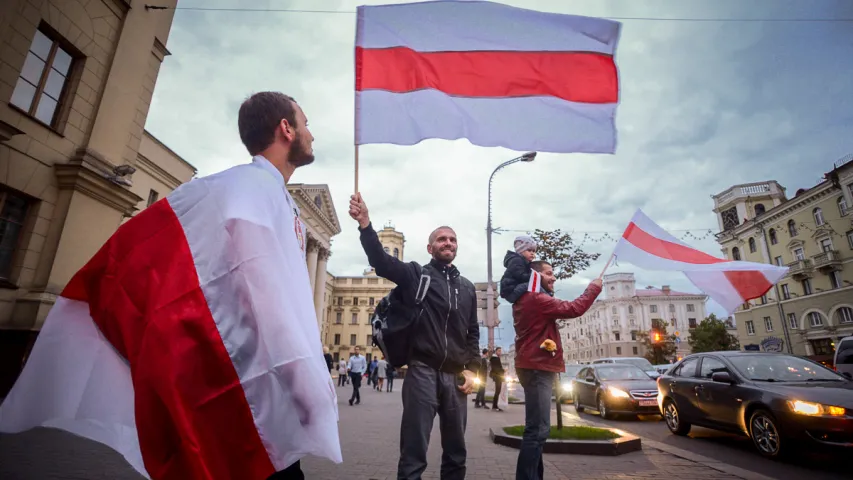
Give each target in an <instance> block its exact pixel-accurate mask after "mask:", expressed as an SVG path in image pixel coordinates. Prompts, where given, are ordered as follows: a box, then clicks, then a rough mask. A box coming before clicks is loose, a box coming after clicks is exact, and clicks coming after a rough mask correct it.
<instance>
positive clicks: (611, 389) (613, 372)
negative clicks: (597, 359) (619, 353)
mask: <svg viewBox="0 0 853 480" xmlns="http://www.w3.org/2000/svg"><path fill="white" fill-rule="evenodd" d="M657 394H658V389H657V385H656V384H655V381H654V380H652V378H651V377H649V376H648V375H647V374H646V372H644V371H643V370H642V369H640V368H639V367H636V366H634V365H630V364H624V363H601V364H597V365H590V366H587V367H585V368H583V369H581V371H580V372H578V374H577V376H576V377H575V378H574V379H573V380H572V396H573V400H574V402H573V403H574V404H575V408H576V409H577V411H578V413H580V412H583V410H584V407H588V408H591V409H593V410H598V413H599V414H600V415H601V417H602V418H612V417H613V416H615V415H617V414H622V413H628V414H632V415H642V414H654V415H659V414H660V411H659V410H658V403H657Z"/></svg>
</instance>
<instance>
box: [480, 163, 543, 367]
mask: <svg viewBox="0 0 853 480" xmlns="http://www.w3.org/2000/svg"><path fill="white" fill-rule="evenodd" d="M534 158H536V152H527V153H525V154H524V155H522V156H520V157H515V158H513V159H512V160H507V161H506V162H504V163H502V164H500V165H498V167H497V168H495V170H494V171H493V172H492V174H491V175H490V176H489V216H488V219H487V221H486V256H487V261H488V262H487V264H486V265H487V269H488V275H487V276H488V279H487V281H486V328H488V329H489V350H491V351H493V350H494V349H495V323H496V322H495V289H494V288H493V287H492V232H494V231H495V229H494V228H492V179H494V178H495V174H496V173H498V170H500V169H502V168H504V167H506V166H507V165H512V164H513V163H516V162H532V161H533V159H534Z"/></svg>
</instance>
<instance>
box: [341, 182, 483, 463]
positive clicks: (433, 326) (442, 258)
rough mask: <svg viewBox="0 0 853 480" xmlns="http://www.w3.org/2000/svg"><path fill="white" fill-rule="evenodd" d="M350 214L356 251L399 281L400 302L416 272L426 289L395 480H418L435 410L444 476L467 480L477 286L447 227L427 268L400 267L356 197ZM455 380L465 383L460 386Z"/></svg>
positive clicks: (437, 233) (410, 292) (409, 296)
mask: <svg viewBox="0 0 853 480" xmlns="http://www.w3.org/2000/svg"><path fill="white" fill-rule="evenodd" d="M349 214H350V216H351V217H352V218H353V219H354V220H356V221H357V222H358V226H359V231H360V232H361V246H362V247H363V248H364V252H365V253H366V254H367V260H368V262H369V263H370V266H371V267H373V268H374V269H375V270H376V274H377V275H379V276H380V277H384V278H387V279H388V280H391V281H392V282H394V283H396V284H397V288H399V289H401V290H402V291H403V292H404V293H403V301H404V302H407V301H408V302H412V304H413V303H414V299H415V292H416V291H417V288H418V285H419V284H420V280H421V275H426V276H428V277H429V287H428V289H427V292H426V296H425V297H424V299H423V302H422V303H421V305H420V307H421V309H422V310H421V313H420V316H419V317H418V320H417V322H416V323H415V324H414V331H413V332H411V333H412V336H411V338H412V343H411V347H412V355H411V358H410V360H409V362H408V366H409V369H408V372H407V373H406V378H405V382H403V419H402V422H401V425H400V462H399V463H398V465H397V479H398V480H410V479H411V480H414V479H420V478H421V474H423V472H424V470H426V467H427V461H426V459H427V446H428V445H429V436H430V432H431V431H432V426H433V422H434V421H435V415H436V413H437V414H438V416H439V420H440V423H441V447H442V450H443V453H442V456H441V478H442V480H454V479H463V478H465V459H466V457H467V451H466V449H465V425H466V422H467V418H468V405H467V402H466V395H468V394H470V393H471V392H472V391H473V389H474V379H475V378H476V376H477V371H478V370H479V367H480V358H479V355H478V354H477V350H478V349H479V345H480V327H479V325H478V323H477V294H476V291H475V289H474V284H473V283H471V282H470V281H468V279H466V278H465V277H463V276H461V275H460V274H459V270H457V269H456V267H455V266H454V265H453V260H454V259H455V258H456V248H457V244H456V232H454V231H453V229H452V228H450V227H447V226H441V227H438V228H436V229H435V230H433V232H432V233H431V234H430V235H429V241H428V243H427V248H426V250H427V253H429V254H430V256H431V257H432V259H431V260H430V262H429V263H428V264H426V265H424V266H421V265H418V264H417V263H415V262H403V261H401V260H399V259H397V258H396V257H394V256H392V255H389V254H387V253H385V250H384V249H383V248H382V244H381V243H380V242H379V237H378V236H377V235H376V231H374V230H373V226H372V225H371V223H370V217H369V216H368V213H367V205H365V204H364V200H363V199H362V198H361V194H356V195H353V196H352V198H351V199H350V209H349ZM457 378H460V379H464V382H463V383H462V385H458V384H457Z"/></svg>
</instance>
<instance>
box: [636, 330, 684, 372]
mask: <svg viewBox="0 0 853 480" xmlns="http://www.w3.org/2000/svg"><path fill="white" fill-rule="evenodd" d="M637 340H638V341H639V342H640V343H641V344H642V345H643V346H644V347H645V350H646V355H645V357H646V359H647V360H648V361H650V362H652V364H653V365H660V364H663V363H669V360H670V358H672V357H674V356H675V351H676V349H677V346H676V344H675V335H669V334H667V329H666V322H665V321H664V320H662V319H660V318H653V319H652V329H651V330H650V331H648V332H638V333H637Z"/></svg>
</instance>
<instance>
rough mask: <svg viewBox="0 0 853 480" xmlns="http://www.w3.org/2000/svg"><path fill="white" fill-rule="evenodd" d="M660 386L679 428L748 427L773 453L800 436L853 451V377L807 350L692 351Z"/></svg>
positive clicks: (668, 414)
mask: <svg viewBox="0 0 853 480" xmlns="http://www.w3.org/2000/svg"><path fill="white" fill-rule="evenodd" d="M658 392H659V394H658V403H659V405H660V409H661V412H662V413H663V416H664V420H665V421H666V425H667V427H668V428H669V430H670V431H671V432H672V433H674V434H675V435H687V433H688V432H690V428H691V426H692V425H698V426H702V427H707V428H713V429H716V430H722V431H728V432H732V433H738V434H743V435H746V436H748V437H750V438H751V439H752V441H753V443H754V445H755V447H756V448H757V450H758V451H759V452H760V453H761V454H762V455H764V456H765V457H769V458H779V457H780V456H781V455H783V454H784V452H786V451H788V450H790V449H791V444H792V443H798V442H800V441H805V442H810V443H815V444H819V445H822V446H826V447H846V448H849V449H851V450H852V451H853V381H850V380H849V379H848V378H846V377H844V376H842V375H839V374H837V373H836V372H833V371H832V370H830V369H828V368H826V367H824V366H823V365H820V364H819V363H817V362H813V361H811V360H808V359H805V358H802V357H797V356H794V355H788V354H784V353H764V352H760V353H759V352H738V351H731V352H710V353H698V354H693V355H689V356H687V357H685V358H684V359H682V360H681V361H680V362H679V363H677V364H676V366H675V368H673V369H671V370H670V371H668V372H667V373H666V374H664V375H663V376H661V377H660V378H659V379H658Z"/></svg>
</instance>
